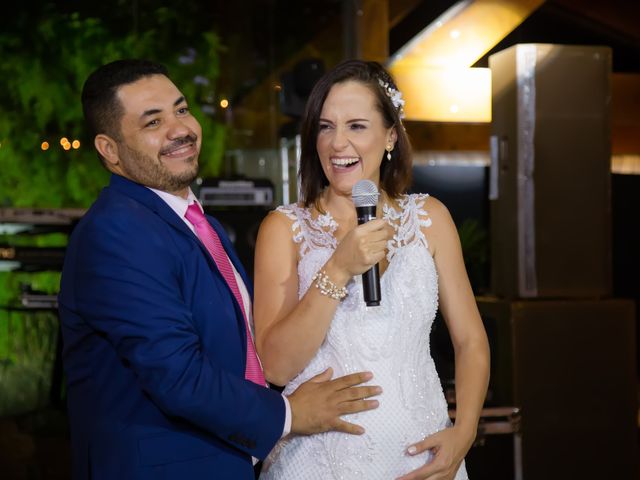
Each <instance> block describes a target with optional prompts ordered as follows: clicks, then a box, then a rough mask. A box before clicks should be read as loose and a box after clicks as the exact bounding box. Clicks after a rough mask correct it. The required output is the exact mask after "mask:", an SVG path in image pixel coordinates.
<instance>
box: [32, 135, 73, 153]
mask: <svg viewBox="0 0 640 480" xmlns="http://www.w3.org/2000/svg"><path fill="white" fill-rule="evenodd" d="M58 143H59V144H60V147H62V149H63V150H64V151H69V150H71V149H73V150H78V149H79V148H80V140H73V141H69V139H68V138H67V137H62V138H61V139H60V141H59V142H58ZM50 147H51V144H50V143H49V142H48V141H47V140H43V141H42V142H41V143H40V150H42V151H43V152H46V151H47V150H49V148H50Z"/></svg>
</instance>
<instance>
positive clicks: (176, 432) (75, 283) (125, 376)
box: [58, 60, 380, 480]
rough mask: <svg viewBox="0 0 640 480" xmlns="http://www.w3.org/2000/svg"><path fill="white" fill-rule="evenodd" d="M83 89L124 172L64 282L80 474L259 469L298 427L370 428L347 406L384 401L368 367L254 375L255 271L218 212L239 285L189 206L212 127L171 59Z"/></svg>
mask: <svg viewBox="0 0 640 480" xmlns="http://www.w3.org/2000/svg"><path fill="white" fill-rule="evenodd" d="M82 103H83V109H84V115H85V119H86V122H87V125H88V127H89V128H90V129H91V130H92V132H93V134H94V135H95V139H94V145H95V148H96V150H97V152H98V156H99V158H100V160H101V161H102V163H103V165H104V166H105V167H106V168H107V169H108V170H109V171H110V172H112V174H113V175H112V177H111V182H110V184H109V186H108V187H106V188H105V189H104V190H103V191H102V193H101V194H100V196H99V197H98V199H97V200H96V201H95V203H94V204H93V205H92V207H91V208H90V209H89V210H88V212H87V213H86V214H85V216H84V217H83V219H82V220H81V221H80V222H79V223H78V225H77V226H76V227H75V229H74V231H73V234H72V236H71V238H70V241H69V245H68V248H67V253H66V258H65V265H64V268H63V271H62V280H61V286H60V293H59V296H58V300H59V310H60V317H61V322H62V330H63V338H64V363H65V369H66V373H67V380H68V411H69V419H70V428H71V437H72V452H73V453H72V455H73V477H74V478H75V479H92V480H101V479H105V480H129V479H141V480H142V479H153V480H157V479H189V480H198V479H207V480H212V479H233V480H243V479H252V478H253V477H254V472H253V466H252V463H253V462H255V461H256V459H260V458H264V457H265V456H266V455H267V454H268V453H269V451H270V450H271V448H272V447H273V446H274V444H275V443H276V441H277V440H278V439H279V438H280V437H281V436H282V435H286V434H288V433H289V432H292V433H297V434H313V433H317V432H323V431H328V430H337V431H342V432H346V433H350V434H358V433H361V431H362V429H361V428H360V427H359V426H357V425H354V424H351V423H348V422H345V421H344V420H342V419H341V418H340V416H341V415H344V414H348V413H354V412H359V411H364V410H368V409H371V408H375V407H376V406H377V401H376V400H374V399H370V398H369V397H372V396H375V395H377V394H378V393H379V392H380V389H379V388H378V387H375V386H370V385H361V384H362V383H364V382H367V381H368V380H370V379H371V374H370V373H369V372H362V373H358V374H354V375H349V376H346V377H341V378H337V379H333V380H332V379H331V371H330V370H328V371H326V372H324V373H323V374H321V375H319V376H318V377H316V378H315V379H313V380H312V381H309V382H307V383H305V384H303V385H302V386H301V387H300V388H299V389H298V390H297V391H296V392H294V393H293V394H292V395H290V396H289V397H286V398H285V397H284V396H282V395H281V394H280V393H278V392H277V391H275V390H271V389H269V388H265V386H263V385H259V384H257V383H254V381H252V380H250V379H248V378H245V366H246V363H247V355H248V353H247V352H250V351H251V350H252V345H251V344H250V343H249V342H251V338H250V331H249V329H248V328H247V323H245V322H247V321H250V312H251V300H250V299H251V284H250V282H249V280H248V279H247V277H246V274H245V272H244V269H243V268H242V265H240V262H239V261H238V258H237V256H236V254H235V253H234V251H233V248H232V246H231V244H230V242H229V239H228V238H227V236H226V235H225V233H224V231H223V229H222V228H221V226H220V224H219V223H218V222H217V221H216V220H215V219H213V218H211V217H207V219H208V221H209V223H210V225H211V226H212V227H213V229H214V230H215V232H217V235H218V236H219V238H220V241H221V243H222V246H223V247H224V252H226V256H227V257H228V259H229V260H230V261H231V264H232V265H233V268H232V270H233V275H234V276H235V279H236V280H237V285H238V288H237V289H236V290H235V292H236V293H237V295H238V296H235V295H234V293H232V289H231V288H230V285H229V282H228V281H227V280H225V277H223V275H222V273H221V270H220V269H219V268H218V265H217V264H216V262H215V261H214V258H213V257H212V254H210V250H208V249H207V247H206V246H205V244H203V243H202V242H201V241H200V239H199V237H198V233H197V231H196V230H197V228H195V227H194V224H192V223H190V221H189V220H187V219H186V218H185V214H186V212H187V210H188V209H189V210H191V208H189V207H190V206H191V205H193V204H195V205H196V207H197V209H199V214H201V213H202V207H201V206H200V205H199V204H198V202H197V199H196V198H195V197H194V195H193V193H192V192H191V189H190V188H189V185H191V183H192V182H193V181H194V179H195V178H196V176H197V172H198V154H199V152H200V142H201V137H202V135H201V133H202V132H201V128H200V125H199V124H198V122H197V121H196V119H195V118H194V117H193V116H192V115H191V113H190V112H189V108H188V105H187V101H186V99H185V98H184V96H183V95H182V94H181V93H180V91H179V90H178V88H177V87H176V86H175V85H174V84H173V83H172V82H171V80H170V79H169V78H168V76H167V72H166V70H165V69H164V67H163V66H161V65H158V64H155V63H152V62H148V61H143V60H119V61H116V62H112V63H110V64H107V65H104V66H102V67H100V68H98V69H97V70H96V71H94V72H93V73H92V74H91V75H90V76H89V78H88V79H87V81H86V82H85V85H84V88H83V92H82ZM192 208H195V207H192ZM207 228H208V227H207ZM205 243H206V242H205ZM223 254H224V253H223ZM241 304H242V305H241ZM247 317H248V318H247ZM247 335H249V337H247ZM248 338H249V340H248ZM252 460H253V462H252Z"/></svg>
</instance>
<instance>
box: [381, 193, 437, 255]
mask: <svg viewBox="0 0 640 480" xmlns="http://www.w3.org/2000/svg"><path fill="white" fill-rule="evenodd" d="M427 198H429V195H428V194H412V195H403V196H402V197H400V199H399V200H398V205H399V207H400V209H399V210H395V209H394V208H393V207H391V206H390V205H388V204H386V203H385V205H384V207H383V218H384V219H385V220H387V222H388V223H389V224H390V225H391V226H392V227H393V228H394V230H395V233H394V235H393V238H392V239H391V240H389V242H388V243H387V249H388V252H387V260H389V261H391V259H392V258H393V256H394V255H395V253H396V252H397V250H398V249H399V248H402V247H404V246H406V245H409V244H410V243H412V242H414V241H417V242H419V243H421V244H422V245H424V247H425V248H428V246H429V245H428V243H427V239H426V237H425V236H424V233H422V227H430V226H431V218H429V217H428V215H429V214H428V212H427V211H426V210H424V208H423V207H424V203H425V202H426V201H427Z"/></svg>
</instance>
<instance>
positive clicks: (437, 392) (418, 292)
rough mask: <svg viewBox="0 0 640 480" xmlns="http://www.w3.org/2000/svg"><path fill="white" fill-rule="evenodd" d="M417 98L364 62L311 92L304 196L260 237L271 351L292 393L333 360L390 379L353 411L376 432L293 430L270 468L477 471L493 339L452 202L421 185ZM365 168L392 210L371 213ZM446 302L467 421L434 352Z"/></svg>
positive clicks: (274, 370) (431, 474) (294, 475)
mask: <svg viewBox="0 0 640 480" xmlns="http://www.w3.org/2000/svg"><path fill="white" fill-rule="evenodd" d="M403 104H404V102H403V100H402V98H401V94H400V92H399V91H398V89H397V87H396V85H395V83H394V81H393V79H392V78H391V77H390V75H389V74H388V72H386V71H385V70H384V69H383V68H382V67H381V66H380V65H379V64H377V63H375V62H363V61H358V60H351V61H346V62H343V63H341V64H340V65H338V66H337V67H335V68H334V69H332V70H331V71H329V72H328V73H327V74H325V75H324V76H323V77H322V78H321V79H320V80H319V81H318V83H317V84H316V85H315V87H314V89H313V91H312V92H311V95H310V97H309V100H308V103H307V108H306V111H305V115H304V118H303V122H302V154H301V171H300V176H301V185H302V198H301V201H300V202H299V203H297V204H291V205H285V206H281V207H279V208H277V209H276V210H275V211H274V212H271V213H270V214H269V215H268V216H267V218H266V219H265V220H264V222H263V224H262V225H261V227H260V231H259V234H258V242H257V246H256V263H255V287H256V288H255V303H254V317H255V333H256V344H257V348H258V353H259V356H260V358H261V360H262V364H263V367H264V371H265V374H266V378H267V380H269V381H270V382H271V383H273V384H276V385H284V386H285V390H284V394H285V395H286V394H288V393H289V392H292V391H294V390H295V389H296V387H297V386H298V385H300V384H301V383H302V382H304V381H305V380H308V379H310V378H312V377H314V376H316V375H318V374H321V373H322V372H325V371H326V370H327V369H328V368H329V367H330V368H331V370H330V371H329V372H332V373H333V374H334V375H344V374H347V373H351V372H357V371H364V370H367V371H371V372H373V375H374V378H373V380H372V383H375V384H376V385H380V386H381V387H382V389H383V391H382V394H381V395H379V396H378V397H376V399H377V400H379V407H378V408H377V409H375V410H371V411H367V412H363V413H359V414H354V415H348V416H345V417H343V420H344V421H345V422H348V423H350V424H352V428H353V431H357V432H359V433H360V435H348V434H345V433H337V432H330V433H323V434H318V435H313V436H293V435H289V436H287V437H285V438H283V439H282V440H281V441H280V442H279V444H278V445H277V446H276V447H275V448H274V450H273V451H272V452H271V454H270V455H269V457H268V458H267V460H266V461H265V463H264V466H263V470H262V474H261V477H260V478H261V480H289V479H291V480H298V479H309V480H314V479H318V480H332V479H347V480H354V479H367V480H372V479H393V478H401V479H402V480H413V479H424V478H429V479H439V480H442V479H455V480H461V479H466V478H467V474H466V470H465V467H464V457H465V455H466V454H467V452H468V450H469V448H470V447H471V445H472V444H473V441H474V439H475V436H476V430H477V425H478V421H479V416H480V412H481V409H482V405H483V401H484V398H485V394H486V389H487V383H488V376H489V373H488V372H489V347H488V342H487V337H486V333H485V330H484V327H483V324H482V320H481V318H480V315H479V313H478V310H477V307H476V303H475V298H474V295H473V292H472V290H471V287H470V284H469V280H468V278H467V273H466V270H465V266H464V262H463V259H462V253H461V248H460V242H459V239H458V235H457V231H456V228H455V225H454V223H453V221H452V219H451V217H450V215H449V213H448V211H447V209H446V208H445V206H444V205H443V204H442V203H440V202H439V201H438V200H437V199H435V198H433V197H430V196H428V195H422V194H418V195H416V194H413V195H407V194H405V192H406V189H407V188H408V187H409V184H410V174H411V147H410V144H409V139H408V137H407V134H406V132H405V130H404V127H403V125H402V121H401V118H402V106H403ZM362 179H367V180H370V181H372V182H373V183H374V184H375V185H376V186H377V187H378V190H379V191H380V195H379V201H378V205H377V217H378V218H377V219H374V220H371V221H369V222H367V223H365V224H363V225H358V222H357V217H356V210H355V207H354V204H353V200H352V188H353V186H354V185H355V184H356V183H357V182H358V181H359V180H362ZM375 264H378V265H379V270H380V288H381V302H380V305H379V306H371V307H367V306H366V305H365V302H364V300H363V290H362V276H361V274H362V273H364V272H365V271H367V270H369V269H370V268H371V267H372V266H373V265H375ZM438 307H439V308H440V310H441V312H442V313H443V317H444V318H445V321H446V323H447V326H448V329H449V332H450V335H451V339H452V342H453V346H454V350H455V361H456V375H455V385H456V413H457V415H456V421H455V424H453V425H452V423H451V421H450V420H449V417H448V405H447V402H446V400H445V397H444V394H443V391H442V387H441V384H440V380H439V378H438V374H437V372H436V369H435V366H434V362H433V360H432V358H431V354H430V345H429V334H430V330H431V326H432V323H433V320H434V317H435V315H436V311H437V309H438ZM329 372H325V373H324V377H322V378H325V379H326V377H327V376H328V375H330V374H331V373H329Z"/></svg>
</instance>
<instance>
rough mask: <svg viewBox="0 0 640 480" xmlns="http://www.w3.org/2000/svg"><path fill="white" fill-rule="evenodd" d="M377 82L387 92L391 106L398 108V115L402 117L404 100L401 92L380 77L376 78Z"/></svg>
mask: <svg viewBox="0 0 640 480" xmlns="http://www.w3.org/2000/svg"><path fill="white" fill-rule="evenodd" d="M378 83H379V84H380V86H381V87H382V89H383V90H384V93H386V94H387V97H389V98H390V99H391V103H393V106H394V107H396V110H398V116H399V117H400V119H401V120H402V119H403V118H404V108H403V107H404V100H403V99H402V93H400V91H399V90H397V89H395V88H393V87H392V86H391V85H389V82H385V81H384V80H382V79H381V78H378Z"/></svg>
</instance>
